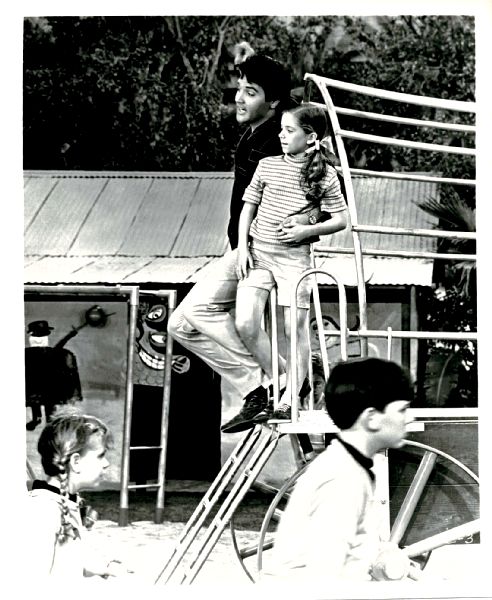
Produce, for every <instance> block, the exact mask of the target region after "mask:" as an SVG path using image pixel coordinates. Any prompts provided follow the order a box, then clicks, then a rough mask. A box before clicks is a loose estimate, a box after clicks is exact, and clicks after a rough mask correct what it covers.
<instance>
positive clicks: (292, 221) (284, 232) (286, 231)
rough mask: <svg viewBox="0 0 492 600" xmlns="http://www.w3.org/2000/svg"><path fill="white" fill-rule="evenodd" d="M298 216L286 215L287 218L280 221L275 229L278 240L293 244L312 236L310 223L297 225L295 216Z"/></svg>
mask: <svg viewBox="0 0 492 600" xmlns="http://www.w3.org/2000/svg"><path fill="white" fill-rule="evenodd" d="M299 216H301V215H296V216H294V217H287V219H285V220H284V221H283V222H282V224H281V225H280V226H279V227H278V229H277V232H278V238H279V240H281V241H282V242H285V243H287V244H293V243H296V242H302V240H304V239H306V238H308V237H311V236H312V233H311V232H310V229H311V227H310V225H299V224H298V223H297V218H298V217H299ZM303 216H306V215H303Z"/></svg>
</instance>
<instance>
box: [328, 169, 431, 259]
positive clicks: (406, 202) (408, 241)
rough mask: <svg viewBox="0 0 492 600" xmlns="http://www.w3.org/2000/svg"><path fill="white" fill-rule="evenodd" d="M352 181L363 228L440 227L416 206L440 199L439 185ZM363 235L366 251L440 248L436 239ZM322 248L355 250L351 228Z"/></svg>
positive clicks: (371, 178)
mask: <svg viewBox="0 0 492 600" xmlns="http://www.w3.org/2000/svg"><path fill="white" fill-rule="evenodd" d="M352 181H353V187H354V195H355V202H356V205H357V220H358V223H359V225H361V224H364V225H384V226H388V227H414V228H418V229H431V228H432V227H433V226H434V225H435V224H436V220H435V219H433V218H432V217H431V216H428V215H426V214H425V213H424V212H423V211H422V209H420V208H419V207H418V206H416V205H415V202H416V201H422V200H424V199H426V198H429V197H434V198H436V197H437V196H438V189H437V185H436V184H435V183H432V182H424V181H405V180H399V179H387V178H380V177H353V179H352ZM359 235H360V240H361V244H362V247H363V248H366V249H369V248H370V249H374V250H406V251H418V252H421V251H422V252H423V251H426V252H429V251H432V250H435V248H436V242H435V239H434V238H426V237H420V236H410V235H388V234H378V233H360V234H359ZM320 245H322V246H323V247H327V248H353V242H352V234H351V232H350V227H347V228H346V229H344V230H343V231H339V232H337V233H335V234H333V235H331V236H324V237H323V238H322V240H321V244H320Z"/></svg>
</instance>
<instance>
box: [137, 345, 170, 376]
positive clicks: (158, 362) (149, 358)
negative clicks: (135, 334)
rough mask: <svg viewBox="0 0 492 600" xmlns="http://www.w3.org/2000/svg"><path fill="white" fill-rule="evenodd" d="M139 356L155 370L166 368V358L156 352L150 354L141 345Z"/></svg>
mask: <svg viewBox="0 0 492 600" xmlns="http://www.w3.org/2000/svg"><path fill="white" fill-rule="evenodd" d="M138 356H139V357H140V359H141V361H142V362H143V363H144V365H146V366H147V367H149V369H153V370H154V371H162V370H163V369H164V358H160V357H158V356H156V355H155V354H149V352H147V351H146V350H144V348H142V347H141V346H139V348H138Z"/></svg>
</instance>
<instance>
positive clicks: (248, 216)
mask: <svg viewBox="0 0 492 600" xmlns="http://www.w3.org/2000/svg"><path fill="white" fill-rule="evenodd" d="M327 131H328V122H327V118H326V113H325V110H324V109H322V108H321V107H318V106H316V105H311V104H301V105H300V106H297V107H296V108H293V109H291V110H288V111H286V112H284V113H283V115H282V120H281V130H280V133H279V137H280V142H281V145H282V150H283V152H284V154H283V155H280V156H271V157H267V158H264V159H262V160H260V162H259V164H258V167H257V169H256V172H255V174H254V175H253V178H252V180H251V183H250V184H249V186H248V187H247V188H246V191H245V193H244V195H243V201H244V207H243V210H242V213H241V216H240V221H239V245H238V262H237V271H238V278H239V280H240V281H239V287H238V293H237V299H236V328H237V330H238V333H239V335H240V337H241V339H242V341H243V342H244V344H245V346H246V347H247V348H248V350H249V351H250V352H251V353H252V354H253V355H254V356H256V357H257V359H258V361H259V362H260V364H264V363H265V361H268V360H270V358H269V357H271V350H270V340H269V338H268V336H267V335H266V333H265V332H264V331H263V330H262V329H261V319H262V315H263V312H264V309H265V305H266V302H267V300H268V297H269V294H270V291H271V289H272V287H273V286H274V285H276V286H277V293H278V304H279V306H281V307H283V311H284V323H285V335H286V339H287V342H288V344H287V348H288V355H287V365H289V364H290V356H289V354H290V330H289V328H290V308H289V307H290V298H291V289H292V288H293V286H294V283H295V281H296V280H297V279H298V277H299V276H300V275H301V274H302V273H303V272H304V271H306V270H307V269H309V268H311V256H310V252H311V242H313V241H317V240H318V239H319V237H318V236H320V235H328V234H332V233H335V232H337V231H340V230H342V229H344V228H345V227H346V225H347V216H346V204H345V199H344V196H343V194H342V191H341V188H340V183H339V180H338V176H337V173H336V170H335V168H334V164H335V156H334V154H333V153H332V152H331V151H330V150H329V149H328V148H327V147H326V146H325V142H324V140H323V138H325V136H326V135H327ZM294 216H295V218H294ZM299 216H302V217H303V218H302V219H299ZM310 297H311V284H310V281H309V278H305V279H303V280H302V282H301V284H300V285H299V288H298V294H297V340H298V352H297V373H298V376H297V381H298V383H299V385H298V390H297V391H298V392H299V391H300V388H301V385H300V384H301V383H302V382H303V380H304V377H305V375H306V373H307V369H308V361H309V356H310V353H309V331H308V326H309V322H308V321H309V318H308V317H309V307H310ZM268 368H270V370H271V365H268ZM268 368H266V369H265V370H266V371H268ZM290 386H291V383H290V373H289V372H288V373H287V387H286V390H285V392H284V393H283V395H282V397H281V399H280V404H279V406H278V408H277V410H276V411H275V412H274V413H273V414H272V412H271V405H270V410H267V411H265V415H263V416H262V417H260V418H258V419H257V422H260V420H263V421H266V420H270V421H272V422H279V421H280V422H281V421H285V420H287V421H288V420H290V419H291V402H292V401H291V398H290V393H291V392H290V390H291V387H290Z"/></svg>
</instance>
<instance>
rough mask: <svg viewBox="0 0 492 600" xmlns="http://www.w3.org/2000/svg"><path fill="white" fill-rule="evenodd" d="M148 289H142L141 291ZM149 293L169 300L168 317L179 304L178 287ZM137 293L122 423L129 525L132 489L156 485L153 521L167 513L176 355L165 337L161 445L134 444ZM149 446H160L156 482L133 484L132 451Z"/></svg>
mask: <svg viewBox="0 0 492 600" xmlns="http://www.w3.org/2000/svg"><path fill="white" fill-rule="evenodd" d="M145 293H146V292H145V291H143V292H142V291H141V292H140V295H144V294H145ZM147 294H149V295H152V296H154V297H158V298H160V299H162V300H163V301H167V308H168V317H169V316H170V315H171V313H172V311H173V310H174V308H175V307H176V291H175V290H156V291H152V292H147ZM138 299H139V296H138V293H137V295H136V298H134V301H133V302H132V303H131V306H130V318H129V320H130V326H129V332H128V359H127V360H128V365H127V390H126V400H125V416H124V425H123V444H122V465H121V488H120V510H119V521H118V524H119V525H120V526H126V525H128V522H129V519H128V511H129V503H128V500H129V491H130V490H136V489H156V490H157V498H156V507H155V516H154V521H155V522H156V523H162V520H163V515H164V495H165V480H166V478H165V474H166V454H167V452H166V451H167V437H168V424H169V406H170V400H171V365H172V357H173V341H172V338H171V336H167V339H166V354H165V362H164V380H163V395H162V416H161V437H160V442H159V445H158V446H150V445H145V446H132V445H131V424H132V408H133V359H134V346H135V339H136V337H135V333H136V327H137V314H138V303H139V302H138ZM147 450H159V465H158V471H157V483H145V484H131V483H130V452H145V451H147Z"/></svg>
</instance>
